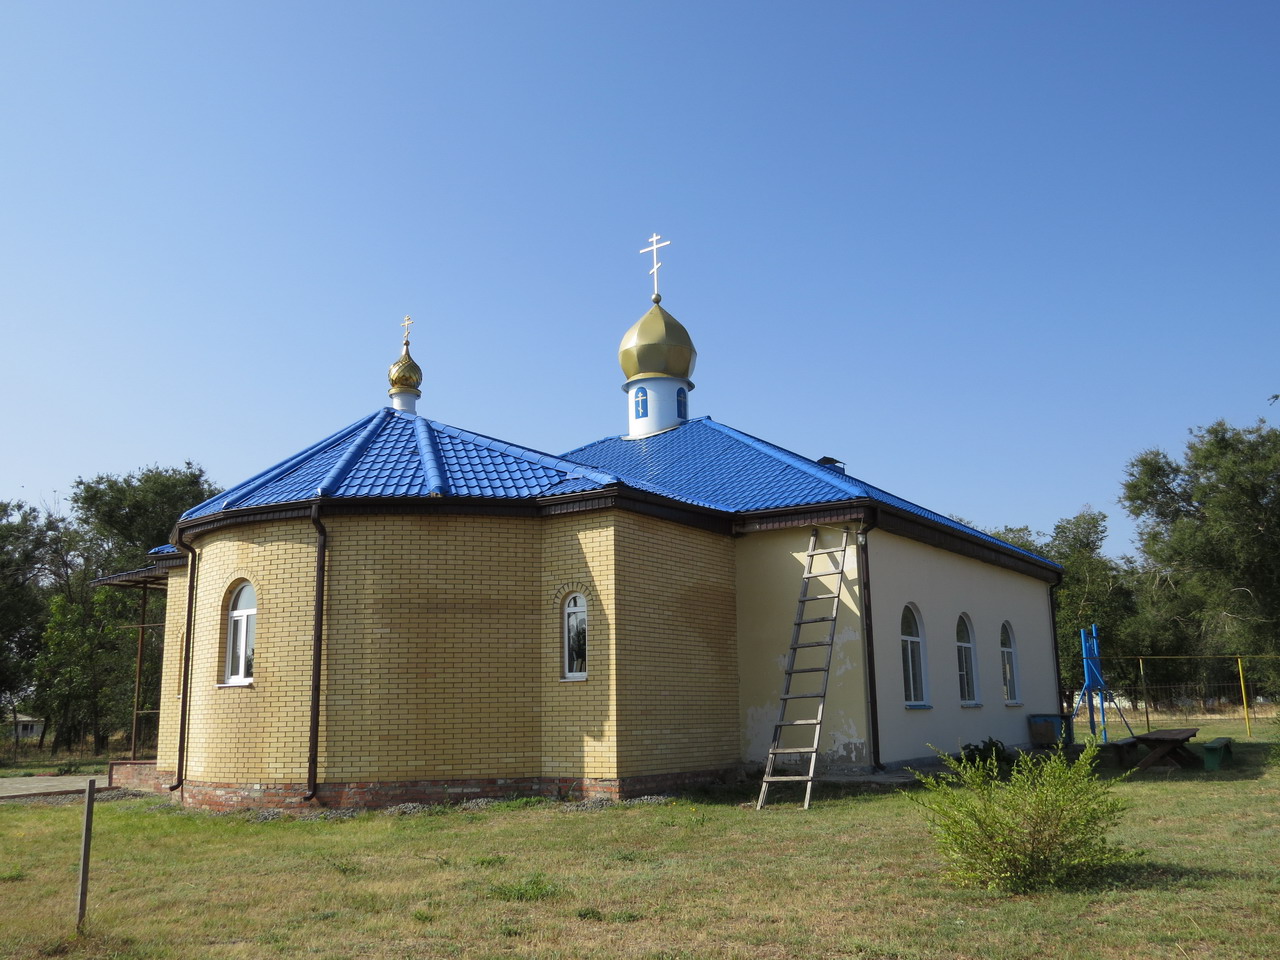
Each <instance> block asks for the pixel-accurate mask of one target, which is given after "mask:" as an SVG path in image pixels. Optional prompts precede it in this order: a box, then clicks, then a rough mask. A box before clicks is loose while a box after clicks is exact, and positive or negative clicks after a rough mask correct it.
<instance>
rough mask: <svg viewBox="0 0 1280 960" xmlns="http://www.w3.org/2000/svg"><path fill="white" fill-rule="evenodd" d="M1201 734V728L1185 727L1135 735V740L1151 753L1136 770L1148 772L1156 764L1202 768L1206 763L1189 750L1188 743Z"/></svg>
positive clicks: (1139, 762)
mask: <svg viewBox="0 0 1280 960" xmlns="http://www.w3.org/2000/svg"><path fill="white" fill-rule="evenodd" d="M1199 732H1200V728H1199V727H1183V728H1181V729H1178V730H1149V731H1148V732H1146V733H1135V734H1134V735H1133V739H1135V740H1137V741H1138V743H1140V744H1142V745H1143V746H1144V747H1146V748H1147V749H1148V750H1150V751H1151V752H1150V753H1148V754H1147V755H1146V756H1145V757H1143V758H1142V759H1141V760H1139V761H1138V765H1137V767H1136V768H1135V769H1137V770H1146V769H1147V768H1148V767H1151V766H1154V765H1155V764H1165V765H1168V766H1171V767H1176V768H1178V769H1181V768H1182V767H1188V766H1189V767H1201V766H1203V765H1204V762H1203V761H1202V760H1201V759H1200V758H1199V757H1197V756H1196V755H1195V754H1194V753H1192V752H1191V751H1190V750H1188V749H1187V741H1189V740H1190V739H1191V738H1192V737H1194V736H1195V735H1196V734H1197V733H1199Z"/></svg>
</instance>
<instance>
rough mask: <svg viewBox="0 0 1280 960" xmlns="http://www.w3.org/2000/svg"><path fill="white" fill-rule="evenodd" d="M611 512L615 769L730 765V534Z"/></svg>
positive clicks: (734, 732)
mask: <svg viewBox="0 0 1280 960" xmlns="http://www.w3.org/2000/svg"><path fill="white" fill-rule="evenodd" d="M615 520H616V537H617V549H616V553H617V559H616V564H617V568H616V578H615V579H616V582H617V585H618V586H617V589H618V598H617V613H616V627H615V632H616V636H617V639H616V641H615V643H616V647H617V653H616V663H617V670H616V674H617V675H616V686H617V702H618V729H619V744H618V775H619V776H621V777H635V776H644V775H647V774H658V773H676V772H686V771H697V770H708V769H715V768H724V767H730V766H733V765H735V764H736V763H737V762H738V760H739V749H738V745H739V737H738V660H737V640H736V618H735V610H734V566H735V564H734V545H733V540H732V539H731V538H730V537H728V536H723V535H719V534H713V533H708V532H706V531H702V530H696V529H693V528H690V527H685V526H681V525H678V524H674V523H669V522H666V521H663V520H657V519H653V518H651V517H644V516H638V515H635V514H629V513H624V514H619V515H617V517H616V518H615Z"/></svg>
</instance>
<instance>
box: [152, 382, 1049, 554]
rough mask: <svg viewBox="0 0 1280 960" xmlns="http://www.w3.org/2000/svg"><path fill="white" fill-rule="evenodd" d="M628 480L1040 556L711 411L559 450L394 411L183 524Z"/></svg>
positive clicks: (700, 500)
mask: <svg viewBox="0 0 1280 960" xmlns="http://www.w3.org/2000/svg"><path fill="white" fill-rule="evenodd" d="M617 483H623V484H625V485H627V486H629V487H633V488H635V489H637V490H644V491H648V492H650V493H654V494H658V495H660V496H663V497H667V498H670V499H672V500H677V501H680V502H683V503H688V504H693V505H696V506H700V507H707V508H710V509H713V510H719V511H722V512H725V513H746V512H752V511H758V510H770V509H779V508H784V507H798V506H806V505H811V504H822V503H834V502H841V501H847V500H863V499H865V500H869V501H871V502H873V503H877V504H883V505H885V506H889V507H893V508H895V509H897V510H900V511H903V512H905V513H910V514H914V515H916V516H918V517H922V518H924V519H926V520H930V521H932V522H934V523H936V524H939V525H941V526H943V527H950V528H951V529H953V530H956V531H959V532H962V533H964V534H967V535H968V536H970V537H974V538H976V539H979V540H985V541H987V542H989V543H991V544H993V545H998V546H1000V547H1002V548H1004V549H1007V550H1012V551H1014V552H1017V553H1021V554H1024V555H1026V556H1029V557H1035V556H1036V555H1035V554H1033V553H1030V552H1029V551H1026V550H1022V549H1021V548H1019V547H1015V546H1012V545H1011V544H1007V543H1005V542H1004V541H1003V540H999V539H997V538H996V537H993V536H990V535H989V534H985V533H982V532H981V531H980V530H974V529H973V528H971V527H968V526H965V525H964V524H962V523H959V522H957V521H955V520H952V519H951V518H949V517H944V516H943V515H942V514H939V513H934V512H933V511H932V510H927V509H925V508H924V507H921V506H919V505H918V504H914V503H911V502H910V501H908V500H903V499H902V498H901V497H896V496H894V495H893V494H891V493H888V492H887V491H885V490H881V489H880V488H879V487H874V486H872V485H871V484H869V483H866V482H864V481H862V480H859V479H857V478H856V477H851V476H848V475H846V474H845V473H843V472H842V471H839V470H833V469H831V468H830V467H826V466H823V465H822V464H819V463H816V462H814V461H813V460H810V459H808V458H807V457H802V456H800V455H799V454H797V453H792V452H791V451H790V450H786V449H784V448H783V447H779V446H777V445H775V444H772V443H768V442H766V441H764V440H761V439H759V438H757V437H753V436H751V435H750V434H747V433H743V432H742V431H740V430H735V429H733V428H732V427H727V426H725V425H724V424H720V423H716V422H715V421H714V420H712V419H711V418H710V417H701V418H699V419H697V420H689V421H687V422H685V423H682V424H681V425H680V426H678V427H675V428H673V429H671V430H666V431H664V432H662V433H657V434H654V435H653V436H649V437H643V438H640V439H637V440H624V439H623V438H621V437H609V438H606V439H604V440H599V441H596V442H595V443H589V444H587V445H586V446H583V447H578V448H577V449H576V450H571V451H570V452H569V453H567V454H565V455H564V456H563V457H556V456H552V455H551V454H547V453H541V452H539V451H536V450H530V449H528V448H526V447H521V446H517V445H516V444H513V443H507V442H505V441H502V440H496V439H494V438H493V437H486V436H483V435H481V434H478V433H471V432H469V431H466V430H460V429H458V428H457V427H451V426H449V425H448V424H444V423H437V422H436V421H434V420H428V419H426V418H424V417H419V416H416V415H414V414H409V413H399V412H397V411H395V410H393V409H391V408H390V407H384V408H382V409H381V410H378V411H376V412H375V413H373V414H370V415H369V416H367V417H364V418H362V419H360V420H357V421H356V422H355V423H353V424H351V425H350V426H347V427H344V428H343V429H341V430H339V431H338V432H337V433H334V434H332V435H331V436H328V437H326V438H325V439H323V440H321V441H320V442H319V443H316V444H313V445H312V446H310V447H307V448H306V449H305V450H303V451H301V452H300V453H297V454H295V455H294V456H292V457H289V458H288V459H286V460H283V461H281V462H280V463H278V464H276V465H275V466H273V467H271V468H269V469H267V470H264V471H263V472H262V473H259V474H258V475H257V476H254V477H250V478H249V479H248V480H246V481H244V482H243V483H240V484H238V485H236V486H234V487H232V488H231V489H229V490H227V491H225V492H223V493H220V494H218V495H217V496H215V497H211V498H209V499H208V500H206V501H205V502H204V503H201V504H199V505H198V506H195V507H192V508H191V509H190V510H188V511H187V512H186V513H184V514H183V515H182V518H181V519H182V520H194V519H197V518H199V517H203V516H208V515H211V514H215V513H220V512H222V511H224V510H238V509H242V508H247V507H265V506H273V505H276V504H287V503H298V502H303V501H308V500H314V499H317V498H350V499H359V498H385V497H406V498H408V497H433V496H443V497H483V498H491V499H504V500H515V499H527V498H534V497H544V496H550V495H555V494H567V493H579V492H583V491H588V490H599V489H601V488H603V487H605V486H609V485H612V484H617ZM172 550H173V548H172V547H168V548H167V550H166V549H165V548H158V549H157V550H156V551H152V553H153V554H154V553H157V552H161V551H164V552H168V551H172ZM1036 559H1043V558H1039V557H1037V558H1036Z"/></svg>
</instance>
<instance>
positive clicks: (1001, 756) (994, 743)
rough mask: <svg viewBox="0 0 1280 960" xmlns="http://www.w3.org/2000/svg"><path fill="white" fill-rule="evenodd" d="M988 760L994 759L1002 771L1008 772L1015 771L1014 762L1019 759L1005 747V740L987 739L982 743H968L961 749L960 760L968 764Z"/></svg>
mask: <svg viewBox="0 0 1280 960" xmlns="http://www.w3.org/2000/svg"><path fill="white" fill-rule="evenodd" d="M988 758H994V759H995V761H996V763H998V764H999V765H1000V769H1001V770H1002V771H1005V772H1008V771H1009V770H1011V769H1013V761H1014V760H1016V759H1017V755H1016V754H1015V753H1013V752H1012V751H1010V750H1009V748H1008V747H1006V746H1005V745H1004V741H1003V740H997V739H996V738H995V737H987V739H985V740H983V741H982V742H981V743H966V744H965V745H964V746H963V747H961V748H960V759H962V760H964V761H966V762H968V763H972V762H974V761H975V760H986V759H988Z"/></svg>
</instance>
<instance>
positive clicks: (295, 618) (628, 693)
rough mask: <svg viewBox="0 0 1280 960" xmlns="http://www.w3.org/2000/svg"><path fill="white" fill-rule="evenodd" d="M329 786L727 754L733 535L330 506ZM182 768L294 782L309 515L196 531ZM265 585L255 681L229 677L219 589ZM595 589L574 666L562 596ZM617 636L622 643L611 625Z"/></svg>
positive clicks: (167, 718) (626, 522)
mask: <svg viewBox="0 0 1280 960" xmlns="http://www.w3.org/2000/svg"><path fill="white" fill-rule="evenodd" d="M325 525H326V527H327V528H328V531H329V550H328V559H327V562H328V572H327V578H326V580H327V589H326V604H325V630H324V640H325V656H324V669H323V673H322V709H321V728H320V754H319V779H320V782H321V783H348V782H365V781H388V780H419V779H421V780H428V779H430V780H438V779H446V780H447V779H469V778H506V777H511V778H515V777H538V776H542V777H549V778H591V779H613V778H617V777H630V776H642V775H646V774H660V773H675V772H685V771H694V770H705V769H709V768H715V767H721V766H729V765H732V764H733V763H735V762H736V761H737V759H738V753H739V751H738V731H737V719H736V718H737V658H736V643H735V623H734V600H733V584H734V558H733V541H732V540H731V539H730V538H728V537H723V536H717V535H713V534H710V533H705V532H702V531H697V530H691V529H689V528H686V527H682V526H679V525H676V524H672V523H667V522H665V521H660V520H654V519H650V518H645V517H638V516H635V515H632V514H627V513H620V512H614V511H600V512H592V513H583V514H570V515H565V516H560V517H549V518H543V519H533V518H502V517H456V516H348V517H328V518H325ZM198 549H199V553H200V559H199V573H198V586H197V591H198V592H197V616H196V620H195V644H194V655H193V671H192V680H191V703H190V718H189V721H188V744H187V771H186V775H187V778H188V779H190V780H195V781H208V782H234V783H253V782H266V783H281V782H289V783H298V782H302V781H303V780H304V779H305V777H306V757H307V735H308V725H309V719H310V714H309V708H310V670H311V634H312V613H313V600H314V567H315V549H316V532H315V530H314V528H313V527H312V526H311V524H310V523H309V522H308V521H306V520H293V521H275V522H272V523H257V524H249V525H243V526H234V527H228V528H226V529H223V530H221V531H215V532H214V533H211V534H208V535H207V536H204V537H202V538H200V539H199V541H198ZM241 579H248V580H250V581H251V582H252V583H253V585H254V587H255V590H256V591H257V597H258V619H257V637H256V648H255V669H254V673H255V677H254V682H253V684H252V686H247V687H227V686H224V685H220V680H221V678H222V670H223V658H224V656H225V650H224V643H225V636H224V635H225V620H226V606H227V599H228V595H229V592H230V590H231V588H232V586H233V585H234V584H235V583H237V582H238V581H239V580H241ZM186 582H187V578H186V574H185V573H183V572H178V573H175V574H174V575H173V576H172V577H171V579H170V596H169V614H168V624H167V636H168V637H169V638H171V642H169V643H167V644H166V648H165V673H164V681H163V690H164V698H165V700H164V703H165V707H166V709H165V711H164V714H163V716H162V719H161V734H160V736H161V740H160V759H159V764H158V765H159V768H160V769H162V770H165V769H173V768H174V765H175V759H176V741H177V727H178V711H177V709H175V708H176V707H177V706H178V704H179V702H180V701H179V690H180V682H181V677H180V669H179V668H180V657H181V651H182V646H183V645H182V631H183V624H184V617H185V610H186V605H185V600H186V596H185V591H186ZM571 593H581V594H583V595H584V596H585V597H586V598H587V609H588V616H589V630H590V636H589V651H588V670H587V674H588V675H587V678H586V679H585V680H565V679H563V677H562V671H561V656H562V643H563V640H562V633H561V631H562V620H561V609H562V604H563V601H564V599H565V597H567V596H568V595H569V594H571ZM619 638H621V639H619Z"/></svg>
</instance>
